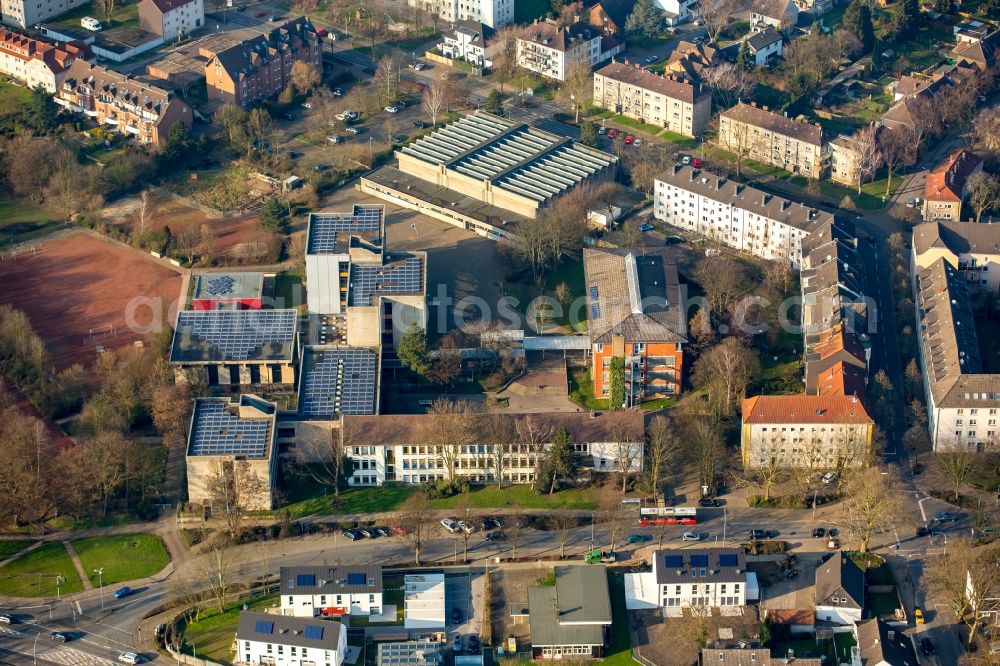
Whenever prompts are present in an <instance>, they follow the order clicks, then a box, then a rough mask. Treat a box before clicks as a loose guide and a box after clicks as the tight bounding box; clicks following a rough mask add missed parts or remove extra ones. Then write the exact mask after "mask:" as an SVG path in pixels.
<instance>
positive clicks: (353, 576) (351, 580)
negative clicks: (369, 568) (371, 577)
mask: <svg viewBox="0 0 1000 666" xmlns="http://www.w3.org/2000/svg"><path fill="white" fill-rule="evenodd" d="M367 580H368V577H367V576H365V575H364V574H363V573H349V574H347V584H348V585H364V584H365V582H366V581H367Z"/></svg>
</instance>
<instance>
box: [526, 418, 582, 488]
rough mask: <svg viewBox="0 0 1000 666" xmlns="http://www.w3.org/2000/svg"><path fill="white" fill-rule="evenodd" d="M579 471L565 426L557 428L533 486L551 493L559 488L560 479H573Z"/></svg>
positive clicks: (577, 458) (571, 441)
mask: <svg viewBox="0 0 1000 666" xmlns="http://www.w3.org/2000/svg"><path fill="white" fill-rule="evenodd" d="M579 471H580V459H579V457H578V456H577V454H576V451H574V450H573V440H572V438H571V437H570V434H569V432H568V431H567V430H566V428H559V430H557V431H556V434H555V436H554V437H553V438H552V443H551V444H550V445H549V448H548V449H547V450H546V451H545V460H544V462H543V463H542V467H541V473H540V474H539V480H538V482H537V483H536V485H535V488H536V489H537V490H538V491H539V492H548V493H549V494H550V495H551V494H552V493H554V492H555V491H556V490H558V489H559V480H560V479H569V480H572V479H575V478H576V475H577V473H578V472H579Z"/></svg>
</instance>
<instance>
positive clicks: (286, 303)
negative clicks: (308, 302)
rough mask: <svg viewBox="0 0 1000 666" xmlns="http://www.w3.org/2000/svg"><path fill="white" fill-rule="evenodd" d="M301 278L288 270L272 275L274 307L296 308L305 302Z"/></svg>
mask: <svg viewBox="0 0 1000 666" xmlns="http://www.w3.org/2000/svg"><path fill="white" fill-rule="evenodd" d="M304 290H305V288H304V287H303V286H302V278H301V277H299V276H298V275H296V274H295V273H291V272H289V271H282V272H281V273H278V274H277V275H275V276H274V299H275V302H274V307H275V308H297V307H299V306H300V305H302V304H303V303H304V302H305V299H304Z"/></svg>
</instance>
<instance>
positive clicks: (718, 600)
mask: <svg viewBox="0 0 1000 666" xmlns="http://www.w3.org/2000/svg"><path fill="white" fill-rule="evenodd" d="M652 573H653V577H654V579H655V581H656V586H657V589H658V590H659V605H660V606H661V607H662V608H664V609H665V610H666V611H667V612H670V611H671V610H672V609H676V610H679V609H682V608H685V607H694V606H698V607H710V608H716V607H733V606H745V605H746V603H747V569H746V561H745V559H744V556H743V551H742V550H740V549H735V548H695V549H690V550H687V549H685V550H660V551H656V552H655V553H653V572H652Z"/></svg>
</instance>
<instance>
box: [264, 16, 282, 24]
mask: <svg viewBox="0 0 1000 666" xmlns="http://www.w3.org/2000/svg"><path fill="white" fill-rule="evenodd" d="M267 20H268V21H270V22H271V23H277V22H278V21H280V20H281V17H280V16H278V15H277V14H272V15H271V18H269V19H267Z"/></svg>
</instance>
